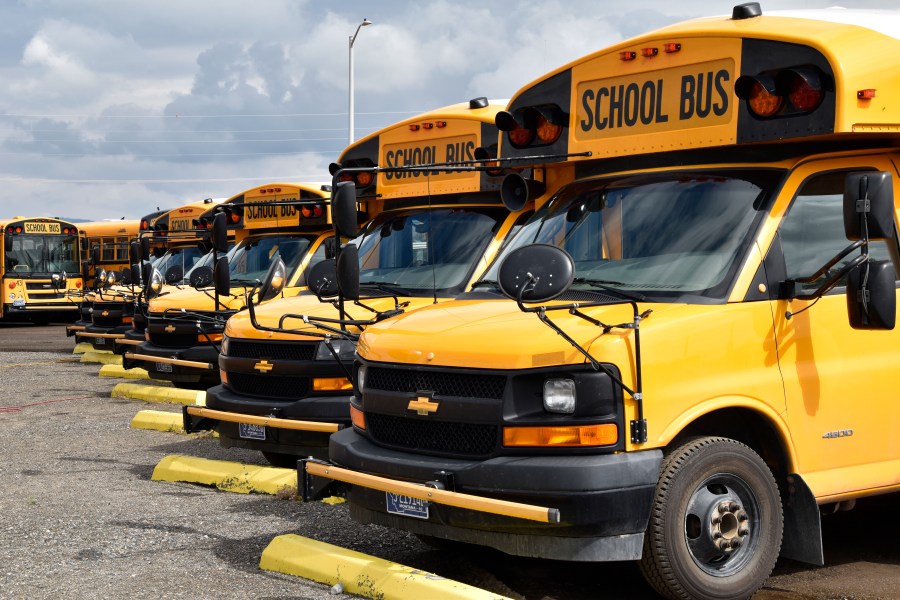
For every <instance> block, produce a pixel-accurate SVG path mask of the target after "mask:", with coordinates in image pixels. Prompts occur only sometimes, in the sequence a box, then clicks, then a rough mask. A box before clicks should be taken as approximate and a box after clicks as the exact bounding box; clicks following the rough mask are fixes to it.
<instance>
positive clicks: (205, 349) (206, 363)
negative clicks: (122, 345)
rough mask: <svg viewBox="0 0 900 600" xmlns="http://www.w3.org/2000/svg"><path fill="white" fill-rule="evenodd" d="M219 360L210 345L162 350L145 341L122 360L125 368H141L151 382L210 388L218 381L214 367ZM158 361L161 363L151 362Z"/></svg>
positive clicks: (216, 369) (217, 373)
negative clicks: (158, 380)
mask: <svg viewBox="0 0 900 600" xmlns="http://www.w3.org/2000/svg"><path fill="white" fill-rule="evenodd" d="M144 357H146V358H144ZM218 357H219V353H218V351H217V350H216V348H215V347H213V346H212V345H210V344H206V345H198V346H193V347H191V348H164V347H162V346H155V345H153V344H151V343H150V342H144V343H143V344H141V345H139V346H137V347H133V348H132V349H130V350H126V352H125V355H124V356H123V358H122V366H123V367H124V368H126V369H131V368H134V367H141V368H144V369H146V370H147V373H148V374H149V375H150V377H151V378H152V379H160V380H163V381H171V382H173V383H176V384H177V383H191V384H207V385H208V386H213V385H215V384H217V383H218V382H219V370H218V368H217V367H216V363H217V361H218ZM157 358H158V359H162V360H158V361H157V360H154V359H157ZM171 361H178V362H182V363H192V364H177V362H171Z"/></svg>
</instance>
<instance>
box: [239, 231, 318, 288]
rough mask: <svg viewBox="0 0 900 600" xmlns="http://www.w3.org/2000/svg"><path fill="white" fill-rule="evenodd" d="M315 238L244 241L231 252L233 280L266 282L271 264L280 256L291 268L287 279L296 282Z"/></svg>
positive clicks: (268, 237)
mask: <svg viewBox="0 0 900 600" xmlns="http://www.w3.org/2000/svg"><path fill="white" fill-rule="evenodd" d="M313 239H314V238H311V236H307V235H301V234H296V235H272V236H266V237H261V238H248V239H246V240H244V241H242V242H241V244H240V245H238V246H237V247H236V248H234V249H233V250H232V251H231V256H230V258H229V263H228V268H229V270H230V271H231V281H232V282H235V283H253V282H255V281H256V280H257V279H259V280H262V279H264V278H265V276H266V271H268V270H269V265H270V264H272V261H274V260H275V258H277V257H279V256H280V257H281V260H283V261H284V265H285V267H287V272H288V277H287V280H288V281H292V280H293V277H294V273H295V272H296V271H297V268H298V267H299V266H300V263H301V262H302V261H303V257H304V256H306V251H307V250H308V249H309V246H310V244H312V242H313Z"/></svg>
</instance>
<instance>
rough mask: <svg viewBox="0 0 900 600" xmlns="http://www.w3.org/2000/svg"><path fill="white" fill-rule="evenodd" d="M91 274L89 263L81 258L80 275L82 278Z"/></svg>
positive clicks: (86, 277)
mask: <svg viewBox="0 0 900 600" xmlns="http://www.w3.org/2000/svg"><path fill="white" fill-rule="evenodd" d="M90 274H91V263H90V262H88V261H86V260H83V261H81V277H82V279H88V278H89V277H90Z"/></svg>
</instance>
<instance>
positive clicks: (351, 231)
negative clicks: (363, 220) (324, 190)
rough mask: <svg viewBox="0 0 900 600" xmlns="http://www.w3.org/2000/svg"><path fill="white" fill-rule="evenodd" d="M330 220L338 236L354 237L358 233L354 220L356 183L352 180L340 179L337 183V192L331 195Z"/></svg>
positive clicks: (357, 226)
mask: <svg viewBox="0 0 900 600" xmlns="http://www.w3.org/2000/svg"><path fill="white" fill-rule="evenodd" d="M331 220H332V222H333V223H334V230H335V231H336V232H337V234H338V235H339V236H341V237H345V238H355V237H356V236H357V235H359V225H358V223H357V220H356V184H354V183H353V182H352V181H341V182H340V183H338V184H337V192H335V193H334V194H332V196H331Z"/></svg>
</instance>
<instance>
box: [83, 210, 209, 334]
mask: <svg viewBox="0 0 900 600" xmlns="http://www.w3.org/2000/svg"><path fill="white" fill-rule="evenodd" d="M221 201H222V200H221V199H219V200H216V199H212V198H207V199H204V200H196V201H193V202H189V203H187V204H185V205H183V206H179V207H177V208H173V209H170V210H167V211H157V212H154V213H150V214H148V215H146V216H145V217H143V218H142V219H140V221H138V230H139V233H138V235H139V236H146V237H148V238H149V240H150V244H149V246H150V257H148V258H150V259H153V258H155V259H156V260H155V261H154V266H155V267H156V268H157V269H158V270H159V271H160V272H162V273H163V274H164V278H165V281H166V283H169V284H176V283H180V282H181V280H182V279H183V277H184V273H185V272H187V271H190V270H191V268H193V267H194V266H195V265H196V264H197V263H198V262H199V261H200V260H201V259H202V257H203V255H204V254H205V250H204V249H203V247H202V238H203V234H204V232H203V231H202V230H200V229H198V228H197V227H196V225H195V221H197V220H198V219H199V218H200V217H201V216H202V215H204V214H205V213H207V212H209V211H210V210H211V209H212V207H214V206H215V205H217V204H218V203H220V202H221ZM125 250H126V252H128V246H126V248H125ZM91 252H92V254H93V256H92V257H91V262H92V263H94V269H95V270H96V271H97V277H96V280H97V281H96V284H95V285H94V289H93V290H92V291H90V292H88V293H87V294H86V295H85V299H84V302H83V303H82V313H84V312H85V309H84V305H85V304H87V305H88V306H89V309H88V312H89V314H90V323H88V324H85V326H84V327H83V328H80V329H79V324H78V323H76V324H75V325H74V326H70V327H68V328H67V333H69V334H70V335H71V334H74V335H75V339H76V342H81V341H85V342H89V343H90V344H91V345H92V346H93V347H94V348H95V349H97V350H114V349H116V347H117V345H116V342H117V341H118V340H121V339H124V338H125V336H126V333H127V332H128V331H130V330H132V329H134V328H135V323H134V320H135V318H137V320H138V328H140V323H141V322H142V320H143V314H142V311H141V310H140V306H141V298H142V292H143V287H142V286H141V285H140V283H141V282H140V280H139V279H134V278H133V277H132V275H131V268H130V266H129V268H128V269H122V270H120V271H116V270H114V269H106V268H103V248H102V247H101V248H99V249H98V250H97V251H95V250H93V246H92V250H91ZM94 259H97V260H94ZM124 259H125V261H126V263H128V261H129V256H127V255H126V256H125V257H124Z"/></svg>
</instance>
